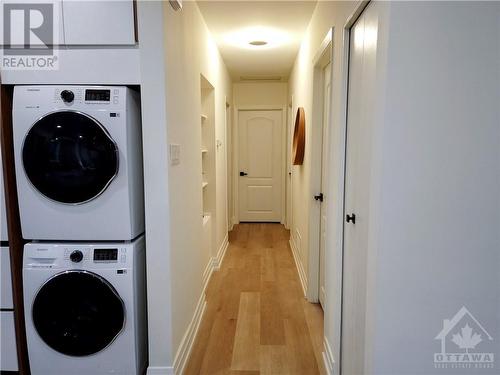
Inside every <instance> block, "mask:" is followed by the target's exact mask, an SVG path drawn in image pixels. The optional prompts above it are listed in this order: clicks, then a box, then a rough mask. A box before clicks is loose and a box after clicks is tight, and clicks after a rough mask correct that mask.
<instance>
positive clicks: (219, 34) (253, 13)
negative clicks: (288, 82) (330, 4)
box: [198, 0, 316, 81]
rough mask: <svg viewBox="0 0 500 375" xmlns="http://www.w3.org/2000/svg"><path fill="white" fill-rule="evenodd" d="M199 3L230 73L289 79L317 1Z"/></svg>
mask: <svg viewBox="0 0 500 375" xmlns="http://www.w3.org/2000/svg"><path fill="white" fill-rule="evenodd" d="M198 6H199V8H200V10H201V13H202V14H203V17H204V18H205V21H206V23H207V25H208V28H209V30H210V32H211V33H212V35H213V37H214V39H215V41H216V43H217V46H218V47H219V50H220V53H221V55H222V57H223V59H224V61H225V63H226V66H227V68H228V69H229V73H230V74H231V76H232V78H233V79H234V80H237V81H239V80H242V77H243V80H245V79H250V80H254V79H269V78H271V79H272V78H277V77H280V78H281V79H286V78H288V75H289V74H290V70H291V68H292V66H293V62H294V61H295V57H296V55H297V52H298V50H299V47H300V43H301V41H302V38H303V35H304V32H305V31H306V28H307V26H308V24H309V21H310V19H311V16H312V13H313V10H314V8H315V6H316V1H312V0H311V1H210V0H209V1H201V0H198ZM250 41H254V42H261V41H264V42H267V45H263V46H252V45H250V44H249V42H250ZM258 44H259V43H258Z"/></svg>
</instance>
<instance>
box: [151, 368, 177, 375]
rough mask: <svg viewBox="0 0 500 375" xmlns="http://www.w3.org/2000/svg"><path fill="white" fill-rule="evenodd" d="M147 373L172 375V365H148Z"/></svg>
mask: <svg viewBox="0 0 500 375" xmlns="http://www.w3.org/2000/svg"><path fill="white" fill-rule="evenodd" d="M146 374H147V375H174V368H173V367H154V366H151V367H148V371H147V372H146Z"/></svg>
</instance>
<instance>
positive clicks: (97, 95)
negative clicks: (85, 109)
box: [85, 89, 111, 102]
mask: <svg viewBox="0 0 500 375" xmlns="http://www.w3.org/2000/svg"><path fill="white" fill-rule="evenodd" d="M110 97H111V90H93V89H88V90H85V101H88V102H109V99H110Z"/></svg>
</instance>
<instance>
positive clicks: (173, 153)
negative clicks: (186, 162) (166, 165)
mask: <svg viewBox="0 0 500 375" xmlns="http://www.w3.org/2000/svg"><path fill="white" fill-rule="evenodd" d="M180 163H181V145H179V144H175V143H171V144H170V165H178V164H180Z"/></svg>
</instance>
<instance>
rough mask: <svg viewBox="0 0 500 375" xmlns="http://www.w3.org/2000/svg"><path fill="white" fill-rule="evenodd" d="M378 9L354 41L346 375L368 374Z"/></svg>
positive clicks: (365, 18)
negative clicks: (367, 341)
mask: <svg viewBox="0 0 500 375" xmlns="http://www.w3.org/2000/svg"><path fill="white" fill-rule="evenodd" d="M378 9H379V6H378V4H377V3H370V5H368V7H367V8H366V9H365V10H364V11H363V13H362V14H361V16H360V17H359V19H358V20H357V21H356V23H355V24H354V26H353V27H352V29H351V36H350V60H349V94H348V95H349V96H348V120H347V144H346V185H345V189H346V191H345V217H344V220H345V222H344V228H345V229H344V236H345V237H344V268H343V303H342V310H343V312H342V359H341V368H342V373H343V374H346V375H350V374H364V373H366V368H365V341H366V338H367V330H366V324H365V322H366V296H367V276H366V275H367V257H368V238H369V219H368V218H369V206H370V178H371V166H372V162H371V155H372V154H371V151H372V150H371V143H372V128H373V126H374V119H375V111H376V105H375V103H376V94H377V91H376V89H377V88H376V72H377V71H376V54H377V31H378V13H379V10H378ZM347 215H349V216H348V217H349V222H347V219H348V217H347Z"/></svg>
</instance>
